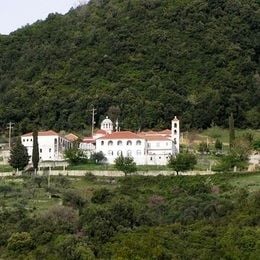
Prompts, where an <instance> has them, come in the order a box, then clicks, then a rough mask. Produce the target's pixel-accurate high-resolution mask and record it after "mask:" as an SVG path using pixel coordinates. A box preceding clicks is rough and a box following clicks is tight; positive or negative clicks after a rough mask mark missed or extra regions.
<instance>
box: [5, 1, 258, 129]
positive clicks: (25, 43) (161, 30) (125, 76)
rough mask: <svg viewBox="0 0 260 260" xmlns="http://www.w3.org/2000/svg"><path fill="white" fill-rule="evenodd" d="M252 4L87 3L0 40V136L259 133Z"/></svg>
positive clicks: (255, 17)
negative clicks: (169, 130) (175, 129)
mask: <svg viewBox="0 0 260 260" xmlns="http://www.w3.org/2000/svg"><path fill="white" fill-rule="evenodd" d="M259 6H260V3H259V1H257V0H219V1H214V0H189V1H187V0H164V1H161V0H125V1H122V0H92V1H90V2H89V3H88V4H87V5H82V6H79V7H78V8H76V9H72V10H71V11H70V12H69V13H67V14H66V15H59V14H50V15H49V16H48V18H47V19H46V20H45V21H38V22H36V23H34V24H33V25H31V26H29V25H28V26H25V27H23V28H21V29H19V30H17V31H15V32H13V33H11V34H10V35H0V53H1V55H0V93H1V96H0V127H1V128H2V129H4V128H5V127H6V123H7V122H8V121H13V122H15V123H16V130H17V131H18V132H25V131H28V130H31V129H32V128H33V127H34V126H38V127H40V128H42V129H48V128H52V129H54V130H61V129H65V130H82V129H85V128H86V126H87V125H89V124H90V121H91V112H90V111H89V110H90V109H91V108H92V107H93V106H94V107H95V108H97V115H96V121H97V123H98V122H99V121H100V120H101V119H102V118H103V117H104V116H105V115H110V116H111V117H112V118H116V117H119V118H120V124H121V128H122V129H132V130H138V129H145V128H154V129H160V128H165V127H170V120H171V119H172V118H173V116H174V115H177V116H179V117H180V119H181V121H182V127H183V128H184V129H190V128H207V127H209V126H210V125H211V124H216V125H219V126H227V123H228V122H227V119H228V115H229V114H230V113H231V112H233V114H234V117H235V119H236V122H237V125H236V126H237V127H240V128H246V127H252V128H259V124H260V121H259V118H260V106H259V99H260V75H259V51H260V48H259V39H260V37H259V36H260V35H259V31H260V30H259V24H260V23H259V13H260V9H259Z"/></svg>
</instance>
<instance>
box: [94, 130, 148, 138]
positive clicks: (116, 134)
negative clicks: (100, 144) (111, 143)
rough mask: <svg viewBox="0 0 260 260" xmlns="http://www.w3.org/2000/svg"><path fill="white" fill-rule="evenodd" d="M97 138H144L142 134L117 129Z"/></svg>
mask: <svg viewBox="0 0 260 260" xmlns="http://www.w3.org/2000/svg"><path fill="white" fill-rule="evenodd" d="M98 139H144V138H143V137H142V136H140V135H138V134H136V133H134V132H131V131H119V132H113V133H111V134H106V135H105V136H103V137H100V138H98Z"/></svg>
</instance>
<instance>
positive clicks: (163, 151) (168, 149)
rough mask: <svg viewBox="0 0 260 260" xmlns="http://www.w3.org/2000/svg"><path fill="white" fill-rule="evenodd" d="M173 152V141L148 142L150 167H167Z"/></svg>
mask: <svg viewBox="0 0 260 260" xmlns="http://www.w3.org/2000/svg"><path fill="white" fill-rule="evenodd" d="M172 154H174V152H173V141H171V140H148V141H147V160H146V164H148V165H166V164H167V163H168V160H169V158H170V156H171V155H172Z"/></svg>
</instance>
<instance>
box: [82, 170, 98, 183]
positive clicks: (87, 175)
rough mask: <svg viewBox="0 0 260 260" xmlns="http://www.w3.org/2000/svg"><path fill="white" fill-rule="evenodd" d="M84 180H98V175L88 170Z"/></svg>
mask: <svg viewBox="0 0 260 260" xmlns="http://www.w3.org/2000/svg"><path fill="white" fill-rule="evenodd" d="M84 180H86V181H96V180H97V177H96V176H95V175H94V174H93V173H92V172H87V173H86V174H85V175H84Z"/></svg>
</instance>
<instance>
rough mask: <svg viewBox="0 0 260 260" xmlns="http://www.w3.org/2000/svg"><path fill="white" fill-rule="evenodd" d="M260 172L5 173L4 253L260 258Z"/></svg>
mask: <svg viewBox="0 0 260 260" xmlns="http://www.w3.org/2000/svg"><path fill="white" fill-rule="evenodd" d="M259 177H260V176H259V174H251V175H250V174H248V173H247V174H244V175H241V174H240V175H237V174H234V175H231V174H220V175H215V176H194V177H191V176H186V177H185V176H177V177H175V176H168V177H165V176H158V177H142V176H130V177H126V178H116V179H113V178H112V179H111V178H105V177H104V178H100V177H95V176H93V175H91V174H88V175H86V176H85V177H83V178H69V177H63V176H56V177H53V176H52V177H51V181H49V182H47V177H41V176H32V177H23V178H17V179H15V178H13V179H6V180H5V183H3V182H2V183H1V185H0V198H1V205H0V258H1V259H52V260H53V259H70V260H72V259H88V260H89V259H131V260H132V259H165V260H168V259H259V252H260V251H259V250H260V243H259V241H260V229H259V223H260V222H259V221H260V219H259V216H260V193H259V185H258V184H259V182H257V180H259ZM246 183H248V185H245V184H246ZM233 184H236V185H237V184H238V185H237V186H234V185H233ZM249 184H250V185H249ZM253 184H254V185H253ZM257 185H258V186H257ZM61 204H62V205H61Z"/></svg>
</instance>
